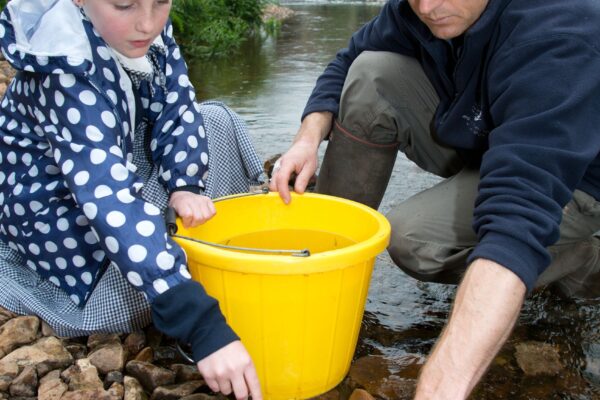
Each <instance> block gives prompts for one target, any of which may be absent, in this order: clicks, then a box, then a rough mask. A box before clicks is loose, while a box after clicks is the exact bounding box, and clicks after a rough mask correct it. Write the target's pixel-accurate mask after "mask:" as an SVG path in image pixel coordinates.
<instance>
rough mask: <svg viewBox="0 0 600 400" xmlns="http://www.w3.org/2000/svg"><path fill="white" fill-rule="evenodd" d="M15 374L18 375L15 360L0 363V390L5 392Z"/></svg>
mask: <svg viewBox="0 0 600 400" xmlns="http://www.w3.org/2000/svg"><path fill="white" fill-rule="evenodd" d="M17 375H19V366H18V365H17V363H16V362H11V363H4V364H3V363H0V391H1V392H6V391H7V390H8V387H9V386H10V384H11V383H12V381H13V379H15V378H16V377H17Z"/></svg>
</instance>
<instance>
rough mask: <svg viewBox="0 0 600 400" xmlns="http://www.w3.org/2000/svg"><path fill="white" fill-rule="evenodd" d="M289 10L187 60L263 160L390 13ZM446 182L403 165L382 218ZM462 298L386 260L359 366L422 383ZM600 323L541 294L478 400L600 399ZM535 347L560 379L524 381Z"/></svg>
mask: <svg viewBox="0 0 600 400" xmlns="http://www.w3.org/2000/svg"><path fill="white" fill-rule="evenodd" d="M282 5H284V6H287V7H289V8H291V9H292V10H294V11H295V14H294V16H293V17H292V18H290V19H289V20H288V21H286V23H285V24H284V25H283V26H282V28H281V31H280V32H279V33H278V34H277V35H276V36H268V35H258V36H257V37H255V38H252V39H250V40H249V41H247V42H246V43H245V44H244V45H243V46H241V48H240V49H239V50H237V51H234V52H232V53H231V54H228V55H227V56H225V57H222V58H220V59H217V60H211V61H194V60H188V63H189V67H190V77H191V80H192V82H193V83H194V85H195V87H196V89H197V93H198V97H199V98H200V99H219V100H222V101H224V102H225V103H226V104H228V105H229V106H230V107H231V108H233V109H234V110H235V111H237V112H238V113H239V114H240V115H241V116H242V117H243V118H244V119H245V121H246V122H247V123H248V126H249V128H250V130H251V134H252V139H253V141H254V144H255V146H256V149H257V151H258V153H259V155H260V156H261V157H263V159H266V158H268V157H271V156H273V155H275V154H277V153H282V152H284V151H285V150H286V149H287V148H288V146H289V145H290V143H291V140H292V138H293V136H294V134H295V132H296V130H297V129H298V126H299V119H300V115H301V113H302V109H303V107H304V105H305V102H306V100H307V98H308V96H309V95H310V92H311V90H312V87H313V85H314V82H315V80H316V78H317V77H318V76H319V74H320V73H321V72H322V71H323V69H324V68H325V66H326V65H327V63H328V62H329V61H330V60H331V59H332V58H333V56H334V55H335V53H336V51H337V50H338V49H340V48H342V47H345V45H346V44H347V41H348V38H349V37H350V35H351V33H352V32H354V31H355V30H356V29H357V28H358V27H359V26H361V25H362V24H364V23H365V22H367V21H368V20H370V19H371V18H373V17H374V16H375V15H376V14H377V13H378V11H379V9H380V7H381V3H373V2H347V1H346V2H322V1H304V2H285V1H283V2H282ZM324 148H325V145H323V146H321V150H320V151H321V153H320V154H321V155H322V154H323V150H324ZM438 181H439V179H438V178H437V177H435V176H432V175H430V174H428V173H426V172H424V171H422V170H420V169H419V168H418V167H416V166H415V165H414V164H412V163H411V162H409V161H408V160H407V159H406V158H404V157H402V155H400V156H399V158H398V161H397V162H396V166H395V168H394V172H393V175H392V178H391V181H390V186H389V188H388V190H387V192H386V195H385V197H384V199H383V202H382V205H381V207H380V211H382V212H384V213H385V212H386V211H388V210H389V209H390V208H392V207H393V206H394V204H397V203H398V202H400V201H402V200H404V199H406V198H408V197H409V196H411V195H413V194H415V193H417V192H418V191H420V190H423V189H425V188H427V187H430V186H431V185H433V184H435V183H436V182H438ZM454 292H455V288H454V287H452V286H445V285H437V284H427V283H421V282H418V281H416V280H414V279H412V278H410V277H408V276H407V275H405V274H404V273H402V272H401V271H400V270H399V269H398V268H397V267H395V266H394V264H393V263H392V261H391V260H390V258H389V257H388V256H387V254H382V255H380V256H379V257H378V258H377V260H376V263H375V268H374V272H373V277H372V281H371V286H370V290H369V297H368V300H367V305H366V311H365V318H364V321H363V327H362V328H363V329H362V331H361V336H360V339H359V344H358V347H357V352H356V356H357V357H360V356H366V355H374V354H376V355H382V356H384V357H385V358H387V359H389V360H390V361H391V362H392V363H393V364H394V365H395V366H396V368H395V369H394V370H393V371H391V372H390V373H393V374H394V375H396V376H399V377H401V378H403V379H408V380H411V379H414V378H415V370H418V366H419V365H420V364H421V363H422V362H423V360H424V358H425V356H426V355H427V354H428V353H429V351H430V350H431V346H432V345H433V343H434V342H435V339H436V338H437V336H438V335H439V333H440V330H441V329H442V327H443V325H444V321H445V320H446V318H447V316H448V313H449V311H450V305H451V302H452V299H453V297H454ZM598 314H599V313H598V301H596V300H586V301H583V300H578V301H572V300H564V299H560V298H558V297H557V296H555V295H553V294H552V293H550V292H549V291H542V292H539V293H535V294H534V295H532V296H531V297H530V298H528V300H527V301H526V304H525V306H524V309H523V312H522V314H521V317H520V319H519V322H518V324H517V327H516V328H515V331H514V332H513V334H512V335H511V337H510V339H509V341H508V342H507V344H506V345H505V346H504V347H503V349H502V351H501V352H500V354H499V355H498V357H496V359H495V360H494V362H493V363H492V366H491V368H490V370H489V372H488V373H487V374H486V376H485V378H484V379H483V381H482V383H481V385H479V387H478V388H477V389H476V391H475V392H474V394H473V396H472V398H476V399H507V398H510V399H593V398H600V322H599V319H598ZM531 342H534V343H545V344H546V345H552V346H553V347H552V348H553V349H556V350H557V353H556V354H558V356H559V359H558V363H559V365H560V366H561V367H560V368H559V372H558V373H555V374H553V375H545V374H538V375H527V374H525V373H524V372H523V370H522V368H520V366H519V363H518V362H517V359H516V356H515V353H516V352H517V350H516V349H518V348H519V346H520V345H521V344H522V343H531ZM552 351H554V350H552ZM552 351H550V353H551V355H552V354H554V353H552ZM539 353H540V354H541V353H543V352H539ZM540 354H536V352H533V354H530V355H529V356H527V357H528V359H529V362H532V363H534V364H536V363H537V364H544V363H550V362H551V361H552V357H550V358H549V359H548V358H544V357H543V354H542V355H541V356H540V359H539V360H536V359H535V357H536V356H537V355H540ZM524 357H525V356H524ZM527 357H526V358H527Z"/></svg>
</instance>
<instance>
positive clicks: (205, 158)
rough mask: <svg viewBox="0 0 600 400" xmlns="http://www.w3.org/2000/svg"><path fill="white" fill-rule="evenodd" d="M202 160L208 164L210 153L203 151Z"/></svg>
mask: <svg viewBox="0 0 600 400" xmlns="http://www.w3.org/2000/svg"><path fill="white" fill-rule="evenodd" d="M200 161H202V164H204V165H207V164H208V154H206V153H205V152H202V154H200Z"/></svg>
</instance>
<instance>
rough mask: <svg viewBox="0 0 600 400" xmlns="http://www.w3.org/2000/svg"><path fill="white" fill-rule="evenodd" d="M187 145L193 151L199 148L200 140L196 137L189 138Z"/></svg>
mask: <svg viewBox="0 0 600 400" xmlns="http://www.w3.org/2000/svg"><path fill="white" fill-rule="evenodd" d="M187 143H188V146H190V147H191V148H192V149H195V148H196V147H198V139H196V136H188V139H187Z"/></svg>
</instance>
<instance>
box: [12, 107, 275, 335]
mask: <svg viewBox="0 0 600 400" xmlns="http://www.w3.org/2000/svg"><path fill="white" fill-rule="evenodd" d="M201 113H202V116H203V118H204V124H205V130H206V132H207V137H208V143H209V150H210V158H209V174H208V176H207V177H206V179H205V182H206V190H205V194H206V195H207V196H209V197H212V198H216V197H221V196H224V195H228V194H234V193H242V192H247V191H248V189H249V186H250V185H257V184H261V183H262V182H263V181H264V180H265V176H264V174H263V168H262V163H261V161H260V159H259V157H258V156H257V154H256V152H255V150H254V147H253V145H252V143H251V141H250V138H249V137H248V131H247V128H246V125H245V124H244V122H243V121H242V120H241V119H240V118H239V117H238V116H237V115H236V114H235V113H234V112H232V111H231V110H230V109H229V108H228V107H226V106H225V105H224V104H222V103H220V102H215V101H211V102H205V103H202V104H201ZM142 129H144V127H142ZM138 131H139V130H138ZM143 137H144V135H143V134H141V135H140V134H138V132H136V140H135V142H136V143H135V145H134V163H135V164H136V165H137V167H138V173H139V174H140V176H142V177H143V178H144V180H145V185H144V189H143V191H142V196H143V197H144V198H145V200H146V201H149V202H152V203H154V204H156V205H157V206H159V207H161V208H163V209H164V207H166V205H167V201H168V198H167V193H166V192H165V190H164V188H163V186H162V185H160V184H159V183H158V181H157V179H156V178H157V171H156V169H155V168H154V167H153V166H152V165H151V164H149V163H148V158H147V152H146V151H145V149H144V141H143ZM140 139H141V140H140ZM0 288H2V290H0V306H2V307H4V308H6V309H8V310H10V311H12V312H14V313H17V314H24V315H37V316H39V317H40V318H41V319H42V320H44V321H46V322H47V323H48V324H49V325H50V326H51V327H52V328H53V329H54V330H55V332H56V334H57V335H59V336H63V337H74V336H86V335H89V334H92V333H100V332H113V333H121V332H131V331H134V330H138V329H141V328H143V327H144V326H146V325H148V324H149V323H150V305H149V304H148V302H147V300H146V299H145V297H144V296H143V295H142V294H141V293H139V292H138V291H136V290H135V289H133V287H132V286H131V285H130V284H129V283H127V281H126V280H125V279H124V278H123V276H122V275H121V273H120V271H119V270H118V268H117V267H116V266H115V265H114V264H110V265H109V267H108V268H107V270H106V272H105V273H104V274H103V275H102V277H101V278H100V280H99V281H98V283H97V285H96V287H95V289H94V291H93V292H92V294H91V295H90V297H89V299H88V301H87V302H86V304H85V305H84V306H83V307H78V306H76V305H75V303H73V302H72V301H71V299H69V297H68V296H67V295H66V294H65V293H64V292H63V291H62V290H61V289H60V288H58V287H57V286H55V285H54V284H52V283H50V282H49V281H47V280H44V279H42V278H40V276H39V275H37V273H35V272H34V271H32V270H31V269H29V268H28V267H27V266H26V265H25V263H24V262H22V260H21V257H20V256H19V254H18V253H16V252H15V251H13V250H12V249H10V248H9V247H8V246H7V245H5V244H4V243H3V242H1V241H0Z"/></svg>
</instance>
